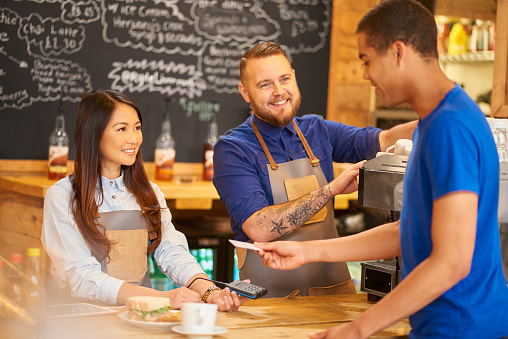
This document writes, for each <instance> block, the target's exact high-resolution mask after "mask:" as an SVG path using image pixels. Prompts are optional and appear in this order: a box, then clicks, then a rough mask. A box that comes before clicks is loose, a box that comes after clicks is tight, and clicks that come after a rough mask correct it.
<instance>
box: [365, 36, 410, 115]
mask: <svg viewBox="0 0 508 339" xmlns="http://www.w3.org/2000/svg"><path fill="white" fill-rule="evenodd" d="M357 38H358V39H357V42H358V53H359V56H360V59H361V60H362V61H363V65H364V70H363V78H364V79H365V80H370V83H371V84H372V86H374V87H375V88H376V95H379V96H380V97H381V99H382V100H383V105H384V106H386V107H394V106H397V105H399V104H401V103H403V102H406V101H405V100H404V91H403V90H404V88H403V87H404V86H402V85H401V84H402V82H403V81H402V80H403V78H402V74H401V73H400V72H398V71H399V67H398V66H399V64H398V62H399V57H398V56H399V55H401V54H400V51H398V48H399V47H400V42H395V43H394V44H393V45H392V46H390V47H389V48H388V50H387V51H386V52H385V53H384V54H379V53H378V52H377V51H376V49H375V48H374V47H371V46H369V45H368V44H367V35H366V34H365V33H358V35H357Z"/></svg>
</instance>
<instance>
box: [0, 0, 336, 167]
mask: <svg viewBox="0 0 508 339" xmlns="http://www.w3.org/2000/svg"><path fill="white" fill-rule="evenodd" d="M232 4H235V5H236V6H232ZM331 11H332V2H331V1H329V0H320V1H311V2H309V1H301V2H298V4H296V5H295V4H291V5H290V4H289V1H260V0H252V1H241V2H239V1H235V2H231V1H225V0H219V1H184V0H180V1H169V2H168V1H149V2H146V1H143V2H140V1H124V0H84V1H76V0H54V1H53V0H51V1H50V0H47V1H43V0H23V1H16V0H2V2H1V3H0V40H1V45H0V117H1V121H2V123H1V124H0V135H1V141H2V142H1V143H0V158H2V159H46V158H47V156H48V138H49V135H50V133H51V131H52V130H53V129H54V124H55V117H56V113H57V109H58V106H59V101H60V99H62V108H63V111H64V115H65V119H66V121H65V122H66V130H67V132H68V134H69V135H70V140H71V145H70V146H71V153H70V158H71V159H73V157H74V150H73V147H74V142H73V134H74V133H73V130H74V125H75V123H76V112H77V108H78V105H79V101H80V99H81V97H82V96H83V95H84V94H85V93H87V92H88V91H90V90H92V89H97V88H111V89H115V90H119V91H122V92H124V93H125V94H127V96H129V97H130V98H131V99H132V100H133V101H134V102H135V103H136V104H137V105H138V106H139V107H140V109H141V111H142V113H143V136H144V142H143V146H142V151H143V155H144V158H145V160H147V161H153V150H154V144H155V139H156V137H157V135H158V134H159V132H160V128H161V119H162V114H163V111H164V107H165V99H166V98H172V99H173V100H174V102H173V103H172V104H171V105H170V110H171V121H172V131H173V136H174V138H175V139H176V161H178V162H201V160H202V144H203V142H204V139H205V137H206V133H207V125H208V122H209V121H210V120H211V118H212V115H213V114H216V115H217V121H218V125H219V133H220V134H223V133H225V132H226V131H227V130H228V129H230V128H233V127H235V126H237V125H239V124H240V123H242V122H243V121H245V119H246V118H247V117H248V116H249V113H250V107H249V105H248V104H247V103H245V102H244V101H243V99H242V97H241V96H240V94H239V93H238V88H237V85H238V83H239V75H238V60H239V58H240V56H241V55H242V54H243V52H245V51H246V50H247V49H248V48H250V47H251V46H253V45H254V44H255V43H257V42H258V41H261V40H266V41H275V42H277V43H279V44H280V45H281V46H282V47H283V48H284V49H285V50H286V52H287V54H288V55H289V57H290V59H291V60H292V63H293V67H294V68H295V70H296V74H297V78H298V83H299V86H300V90H301V94H302V98H303V100H302V105H301V108H300V111H299V115H302V114H306V113H318V114H321V115H323V116H326V107H327V95H328V92H327V88H328V64H329V52H330V22H331ZM135 25H137V28H136V29H134V28H133V27H134V26H135Z"/></svg>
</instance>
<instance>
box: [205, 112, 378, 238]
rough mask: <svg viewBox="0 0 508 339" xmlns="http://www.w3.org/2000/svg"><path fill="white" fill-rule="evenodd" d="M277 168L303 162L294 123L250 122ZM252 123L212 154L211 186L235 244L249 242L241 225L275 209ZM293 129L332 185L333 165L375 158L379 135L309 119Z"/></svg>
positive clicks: (375, 131) (220, 142) (228, 134)
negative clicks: (293, 161) (303, 138)
mask: <svg viewBox="0 0 508 339" xmlns="http://www.w3.org/2000/svg"><path fill="white" fill-rule="evenodd" d="M252 117H253V120H254V124H255V125H256V127H257V128H258V129H259V131H260V133H261V135H262V137H263V140H264V141H265V143H266V145H267V147H268V150H269V151H270V153H271V155H272V157H273V159H274V161H275V162H276V163H285V162H288V161H292V160H296V159H301V158H307V157H308V156H307V153H306V152H305V149H304V147H303V144H302V142H301V141H300V139H299V138H298V135H297V134H296V131H295V128H294V126H293V124H292V123H289V124H288V125H286V126H285V127H276V126H273V125H270V124H269V123H267V122H264V121H262V120H260V119H259V118H258V117H256V116H255V115H253V116H252ZM250 119H251V118H250V117H249V118H248V119H247V120H246V121H245V122H244V123H243V124H241V125H240V126H238V127H236V128H234V129H231V130H229V131H228V132H226V134H225V135H224V136H221V137H220V138H219V140H218V141H217V143H216V144H215V149H214V158H213V163H214V177H213V183H214V185H215V187H216V188H217V191H218V193H219V195H220V198H221V200H222V202H223V203H224V204H225V206H226V209H227V211H228V213H229V216H230V218H231V228H232V230H233V232H235V233H236V234H237V236H236V239H238V240H242V241H247V240H248V237H247V235H246V234H245V233H244V232H243V230H242V225H243V223H244V222H245V220H247V219H248V218H249V217H250V216H251V215H252V214H254V213H255V212H257V211H259V210H260V209H262V208H264V207H266V206H270V205H273V196H272V190H271V187H270V179H269V176H268V169H267V166H266V165H267V164H268V163H269V162H268V159H267V157H266V155H265V153H264V151H263V149H262V147H261V145H260V143H259V141H258V140H257V138H256V135H255V134H254V131H253V130H252V127H251V124H250ZM295 121H296V124H297V125H298V127H299V128H300V130H301V131H302V133H303V135H304V136H305V139H307V142H308V143H309V146H310V148H311V149H312V152H313V153H314V155H315V156H316V158H318V159H319V160H320V165H321V169H322V170H323V173H324V175H325V177H326V179H327V180H328V182H330V181H332V180H333V178H334V177H333V162H334V161H335V162H358V161H361V160H364V159H370V158H373V157H375V156H376V153H377V152H379V150H380V146H379V133H380V132H381V130H380V129H378V128H374V127H366V128H359V127H355V126H348V125H344V124H342V123H338V122H335V121H329V120H325V119H323V118H322V117H321V116H319V115H315V114H309V115H305V116H303V117H301V118H299V117H296V118H295Z"/></svg>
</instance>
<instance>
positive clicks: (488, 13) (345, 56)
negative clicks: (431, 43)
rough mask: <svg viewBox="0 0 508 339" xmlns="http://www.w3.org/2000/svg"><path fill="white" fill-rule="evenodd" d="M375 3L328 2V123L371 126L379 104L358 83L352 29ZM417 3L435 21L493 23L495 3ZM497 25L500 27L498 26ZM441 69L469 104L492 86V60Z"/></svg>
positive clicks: (406, 115)
mask: <svg viewBox="0 0 508 339" xmlns="http://www.w3.org/2000/svg"><path fill="white" fill-rule="evenodd" d="M378 2H379V0H335V1H333V14H332V28H331V36H332V39H331V44H330V73H329V86H328V106H327V111H328V114H327V118H328V119H330V120H335V121H341V122H343V123H345V124H351V125H355V126H361V127H364V126H368V125H375V124H376V120H377V116H378V114H379V111H378V108H379V107H378V106H379V105H377V103H378V102H379V99H378V98H376V96H375V94H374V90H373V88H372V86H371V84H370V82H369V81H367V80H364V79H362V72H363V65H362V62H361V61H360V59H359V58H358V50H357V46H356V33H355V30H356V26H357V24H358V22H359V21H360V19H361V18H362V17H363V15H364V14H365V13H366V12H367V11H368V10H369V9H371V8H372V7H373V6H375V5H376V4H377V3H378ZM422 2H423V3H424V5H426V7H427V8H429V9H430V8H432V7H433V8H434V10H435V12H434V14H435V15H436V16H438V15H439V16H447V17H450V18H466V19H469V20H476V19H480V20H490V21H494V22H495V21H496V14H497V1H496V0H434V1H430V0H429V1H426V0H425V1H422ZM501 24H503V25H504V22H502V23H501ZM501 28H503V31H506V28H505V27H504V26H503V27H500V26H499V25H498V31H499V30H500V29H501ZM505 62H506V61H505ZM446 67H447V69H446V70H445V72H446V75H447V76H448V77H450V78H451V79H452V80H454V81H457V82H458V83H460V84H462V85H464V87H465V89H466V91H467V92H468V93H469V94H470V95H471V96H472V97H473V99H476V96H477V94H479V93H484V92H486V91H488V90H489V89H492V87H493V86H492V82H493V81H492V77H493V73H494V72H493V62H492V60H491V61H490V62H480V63H475V64H473V63H457V64H454V65H452V64H451V63H447V66H446ZM500 76H501V77H502V76H503V75H500ZM503 83H504V82H503ZM503 97H504V95H503ZM383 114H384V115H387V116H389V117H390V118H393V119H394V120H397V121H403V120H407V119H408V120H412V119H416V118H417V116H416V114H415V113H414V112H408V111H407V110H406V109H403V110H393V111H389V112H386V110H383Z"/></svg>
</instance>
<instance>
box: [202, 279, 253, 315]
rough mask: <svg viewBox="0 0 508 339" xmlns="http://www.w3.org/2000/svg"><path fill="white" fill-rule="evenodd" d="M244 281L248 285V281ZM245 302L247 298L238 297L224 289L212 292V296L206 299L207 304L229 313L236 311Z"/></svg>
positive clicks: (233, 292)
mask: <svg viewBox="0 0 508 339" xmlns="http://www.w3.org/2000/svg"><path fill="white" fill-rule="evenodd" d="M244 281H245V282H248V283H250V280H249V279H246V280H244ZM247 300H249V298H247V297H244V296H239V295H238V294H237V293H236V292H235V291H231V290H230V289H229V288H227V287H226V288H225V289H223V290H216V291H213V292H212V294H210V296H209V297H208V300H207V302H209V303H212V304H217V306H218V307H219V311H222V312H230V311H237V310H238V308H239V307H240V305H242V304H243V303H244V302H246V301H247Z"/></svg>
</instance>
